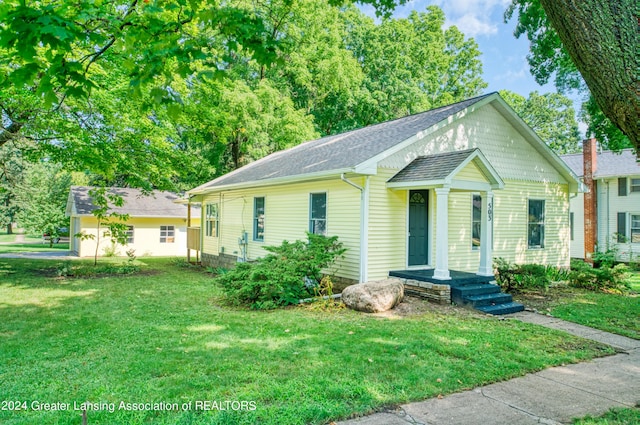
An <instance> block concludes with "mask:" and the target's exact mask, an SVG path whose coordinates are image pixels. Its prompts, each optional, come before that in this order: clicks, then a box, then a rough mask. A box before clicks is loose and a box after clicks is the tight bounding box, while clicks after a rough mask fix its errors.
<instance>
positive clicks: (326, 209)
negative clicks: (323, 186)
mask: <svg viewBox="0 0 640 425" xmlns="http://www.w3.org/2000/svg"><path fill="white" fill-rule="evenodd" d="M313 195H324V199H325V207H324V216H325V218H324V235H325V236H326V235H328V234H329V194H328V192H326V191H325V192H311V193H309V233H311V230H312V226H311V222H312V221H313V220H316V221H318V220H322V219H314V218H313V217H312V213H313Z"/></svg>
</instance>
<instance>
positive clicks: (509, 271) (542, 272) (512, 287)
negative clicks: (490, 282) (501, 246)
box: [493, 258, 550, 292]
mask: <svg viewBox="0 0 640 425" xmlns="http://www.w3.org/2000/svg"><path fill="white" fill-rule="evenodd" d="M493 267H494V271H495V276H496V281H497V282H498V284H499V285H500V286H501V287H502V289H504V290H505V291H506V292H512V291H516V292H522V291H526V290H532V289H536V290H537V289H547V288H548V287H549V284H550V279H549V274H548V271H547V268H546V267H545V266H542V265H540V264H513V263H510V262H509V261H507V260H505V259H504V258H496V259H494V261H493Z"/></svg>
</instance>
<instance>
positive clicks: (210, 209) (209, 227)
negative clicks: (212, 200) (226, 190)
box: [204, 204, 218, 238]
mask: <svg viewBox="0 0 640 425" xmlns="http://www.w3.org/2000/svg"><path fill="white" fill-rule="evenodd" d="M204 219H205V236H210V237H213V238H217V237H218V204H207V206H206V209H205V217H204Z"/></svg>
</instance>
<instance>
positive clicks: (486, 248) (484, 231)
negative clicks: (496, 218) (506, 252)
mask: <svg viewBox="0 0 640 425" xmlns="http://www.w3.org/2000/svg"><path fill="white" fill-rule="evenodd" d="M481 205H482V206H481V209H480V215H481V223H482V225H481V226H480V266H479V267H478V275H480V276H493V249H492V247H493V240H492V237H493V235H492V233H491V226H492V224H493V192H491V191H488V192H485V193H484V195H483V196H482V204H481Z"/></svg>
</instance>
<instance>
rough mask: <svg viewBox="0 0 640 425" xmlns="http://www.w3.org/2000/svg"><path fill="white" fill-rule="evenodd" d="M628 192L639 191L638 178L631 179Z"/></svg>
mask: <svg viewBox="0 0 640 425" xmlns="http://www.w3.org/2000/svg"><path fill="white" fill-rule="evenodd" d="M630 192H640V179H631V190H630Z"/></svg>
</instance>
